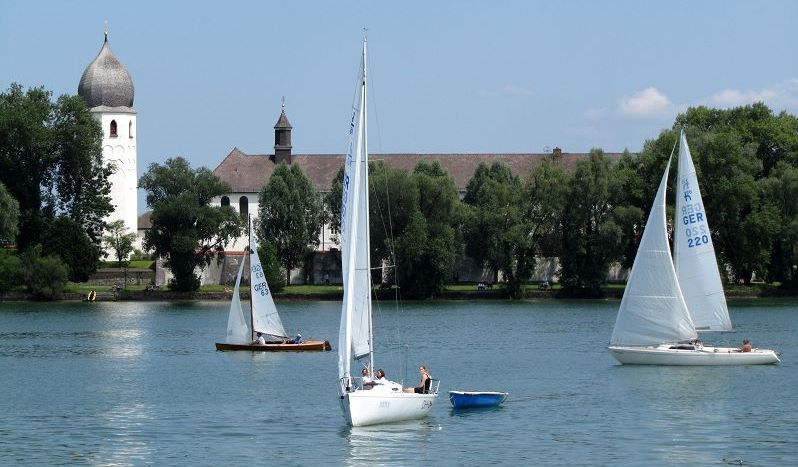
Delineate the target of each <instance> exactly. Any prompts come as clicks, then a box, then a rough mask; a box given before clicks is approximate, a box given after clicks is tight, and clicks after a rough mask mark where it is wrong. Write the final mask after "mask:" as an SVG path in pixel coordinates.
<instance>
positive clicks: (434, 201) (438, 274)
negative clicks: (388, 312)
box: [375, 162, 462, 298]
mask: <svg viewBox="0 0 798 467" xmlns="http://www.w3.org/2000/svg"><path fill="white" fill-rule="evenodd" d="M411 180H412V181H413V182H414V185H415V186H416V190H417V193H418V196H417V197H416V199H417V204H416V208H415V209H412V210H411V214H410V218H409V219H408V221H407V225H406V227H405V229H404V230H403V231H402V232H401V234H400V235H399V236H398V237H397V239H396V248H395V253H396V260H395V264H396V275H397V282H398V284H399V286H400V287H401V289H402V292H403V293H404V294H405V295H407V296H415V297H424V298H427V297H434V296H436V295H439V294H440V293H441V292H442V291H443V288H444V286H445V285H446V280H447V278H448V273H449V271H451V269H452V267H453V266H454V264H455V261H456V259H457V256H458V252H459V250H460V245H461V243H462V240H461V239H460V238H459V236H458V232H457V231H456V229H455V228H454V226H455V224H456V223H457V221H458V219H457V216H458V209H459V205H460V200H459V195H458V192H457V185H456V184H455V183H454V179H452V177H451V176H449V174H447V173H446V172H444V170H443V169H442V168H441V166H440V164H438V163H437V162H420V163H419V164H418V165H416V168H415V169H414V170H413V174H412V176H411ZM376 190H377V187H376V185H375V191H376ZM394 210H395V209H394Z"/></svg>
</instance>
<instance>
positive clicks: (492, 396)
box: [449, 391, 507, 409]
mask: <svg viewBox="0 0 798 467" xmlns="http://www.w3.org/2000/svg"><path fill="white" fill-rule="evenodd" d="M505 399H507V393H506V392H495V391H449V401H450V402H451V403H452V406H453V407H454V408H455V409H464V408H468V407H495V406H497V405H500V404H501V403H502V402H504V400H505Z"/></svg>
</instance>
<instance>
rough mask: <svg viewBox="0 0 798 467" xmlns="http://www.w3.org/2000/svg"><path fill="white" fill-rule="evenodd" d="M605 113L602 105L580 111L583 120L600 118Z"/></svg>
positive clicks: (605, 110)
mask: <svg viewBox="0 0 798 467" xmlns="http://www.w3.org/2000/svg"><path fill="white" fill-rule="evenodd" d="M606 115H607V109H605V108H604V107H590V108H589V109H586V110H585V111H584V112H582V118H584V119H585V120H601V119H602V118H604V117H605V116H606Z"/></svg>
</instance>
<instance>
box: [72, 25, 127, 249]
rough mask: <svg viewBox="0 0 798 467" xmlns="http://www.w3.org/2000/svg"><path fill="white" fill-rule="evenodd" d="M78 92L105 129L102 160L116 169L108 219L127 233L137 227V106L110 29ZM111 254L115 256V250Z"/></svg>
mask: <svg viewBox="0 0 798 467" xmlns="http://www.w3.org/2000/svg"><path fill="white" fill-rule="evenodd" d="M78 94H79V95H80V96H81V97H83V99H85V101H86V103H87V105H88V106H89V109H90V110H91V113H92V115H94V117H95V118H96V119H97V121H98V122H100V125H101V126H102V129H103V142H102V147H103V160H104V161H105V162H106V163H108V164H111V165H112V166H113V168H114V172H113V174H112V175H111V177H110V179H109V181H110V182H111V203H112V204H113V206H114V211H113V212H112V213H111V214H110V215H109V216H108V219H106V220H107V222H113V221H116V220H119V219H121V220H123V221H124V223H125V229H126V230H127V232H126V233H134V234H135V233H137V230H138V192H137V185H138V179H137V177H138V173H137V170H136V138H137V131H138V128H137V127H136V110H135V109H134V108H133V80H132V79H131V77H130V73H128V71H127V69H126V68H125V66H124V65H122V63H121V62H120V61H119V60H118V59H117V58H116V56H115V55H114V53H113V52H111V46H110V45H109V44H108V31H106V32H105V41H104V42H103V46H102V48H101V49H100V53H99V54H97V57H96V58H95V59H94V61H92V62H91V63H90V64H89V66H88V67H86V70H85V71H84V72H83V76H82V77H81V78H80V85H79V86H78ZM109 253H111V257H112V258H113V252H109Z"/></svg>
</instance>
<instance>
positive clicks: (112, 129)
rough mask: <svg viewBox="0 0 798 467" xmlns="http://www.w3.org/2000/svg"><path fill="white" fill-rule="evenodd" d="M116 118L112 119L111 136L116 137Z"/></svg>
mask: <svg viewBox="0 0 798 467" xmlns="http://www.w3.org/2000/svg"><path fill="white" fill-rule="evenodd" d="M116 136H117V134H116V120H111V138H116Z"/></svg>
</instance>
